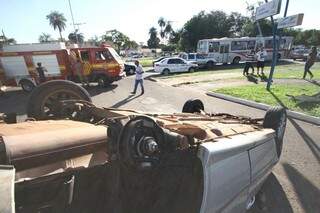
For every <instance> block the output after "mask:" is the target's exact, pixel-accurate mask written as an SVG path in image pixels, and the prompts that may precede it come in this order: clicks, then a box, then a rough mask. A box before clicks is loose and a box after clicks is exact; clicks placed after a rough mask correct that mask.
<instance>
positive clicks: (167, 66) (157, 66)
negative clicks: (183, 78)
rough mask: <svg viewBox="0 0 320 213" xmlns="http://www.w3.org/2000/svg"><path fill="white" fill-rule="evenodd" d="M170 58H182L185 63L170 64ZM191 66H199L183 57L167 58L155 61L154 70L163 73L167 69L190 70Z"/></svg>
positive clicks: (175, 70)
mask: <svg viewBox="0 0 320 213" xmlns="http://www.w3.org/2000/svg"><path fill="white" fill-rule="evenodd" d="M170 59H181V60H182V61H184V62H185V64H168V61H169V60H170ZM190 67H193V68H197V67H198V65H197V64H194V63H191V62H188V61H186V60H184V59H182V58H166V59H163V60H162V61H160V62H157V63H155V66H154V71H155V72H157V73H163V71H164V70H165V69H169V71H170V73H176V72H188V71H189V69H190Z"/></svg>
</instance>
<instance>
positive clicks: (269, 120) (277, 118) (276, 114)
mask: <svg viewBox="0 0 320 213" xmlns="http://www.w3.org/2000/svg"><path fill="white" fill-rule="evenodd" d="M286 125H287V112H286V109H285V108H283V107H272V108H270V109H269V110H268V111H267V113H266V114H265V116H264V120H263V127H264V128H271V129H273V130H274V131H275V134H276V136H275V141H276V147H277V154H278V157H280V155H281V152H282V145H283V137H284V133H285V130H286Z"/></svg>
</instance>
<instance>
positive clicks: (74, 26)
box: [68, 0, 78, 44]
mask: <svg viewBox="0 0 320 213" xmlns="http://www.w3.org/2000/svg"><path fill="white" fill-rule="evenodd" d="M68 2H69V8H70V13H71V19H72V24H73V28H74V33H75V36H76V42H77V44H78V34H77V29H76V25H75V23H74V18H73V13H72V7H71V2H70V0H68Z"/></svg>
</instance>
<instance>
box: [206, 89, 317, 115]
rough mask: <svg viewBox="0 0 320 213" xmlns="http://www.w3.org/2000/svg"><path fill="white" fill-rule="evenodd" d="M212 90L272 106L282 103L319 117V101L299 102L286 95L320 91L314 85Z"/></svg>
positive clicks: (312, 93)
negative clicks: (315, 102)
mask: <svg viewBox="0 0 320 213" xmlns="http://www.w3.org/2000/svg"><path fill="white" fill-rule="evenodd" d="M212 91H213V92H217V93H222V94H226V95H231V96H234V97H239V98H243V99H247V100H251V101H255V102H258V103H265V104H269V105H272V106H276V105H283V106H285V107H287V108H288V109H290V110H293V111H298V112H303V113H306V114H308V115H312V116H316V117H320V103H318V104H311V103H305V104H299V103H297V102H296V101H294V99H293V98H291V97H289V96H288V95H290V96H298V95H302V94H305V95H309V96H310V95H314V94H316V93H319V92H320V87H319V86H316V85H273V86H272V89H271V91H270V92H269V91H267V90H266V89H265V85H264V84H263V85H262V84H259V85H249V86H239V87H226V88H220V89H216V90H212Z"/></svg>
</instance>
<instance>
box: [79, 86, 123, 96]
mask: <svg viewBox="0 0 320 213" xmlns="http://www.w3.org/2000/svg"><path fill="white" fill-rule="evenodd" d="M117 87H118V85H117V84H111V85H108V86H106V87H100V86H90V87H88V86H85V87H84V88H85V89H86V90H87V91H88V93H89V94H90V96H91V97H94V96H96V95H99V94H101V93H105V92H110V91H111V92H112V91H113V90H114V89H116V88H117Z"/></svg>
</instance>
